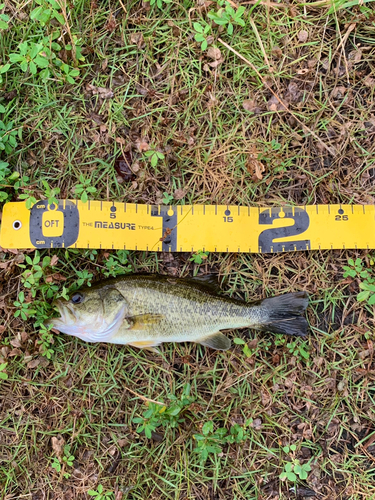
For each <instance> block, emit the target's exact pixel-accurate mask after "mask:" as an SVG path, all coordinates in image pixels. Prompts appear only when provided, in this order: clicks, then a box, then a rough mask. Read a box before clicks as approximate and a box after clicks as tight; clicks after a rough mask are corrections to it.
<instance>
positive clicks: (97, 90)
mask: <svg viewBox="0 0 375 500" xmlns="http://www.w3.org/2000/svg"><path fill="white" fill-rule="evenodd" d="M86 90H87V91H88V92H91V94H92V95H98V96H99V97H101V98H102V99H111V98H112V97H113V92H112V90H111V89H107V88H105V87H95V85H91V83H88V84H87V85H86Z"/></svg>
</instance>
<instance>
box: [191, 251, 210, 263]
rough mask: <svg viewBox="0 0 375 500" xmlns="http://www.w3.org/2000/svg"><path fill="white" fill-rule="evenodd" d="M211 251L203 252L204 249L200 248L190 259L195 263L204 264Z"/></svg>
mask: <svg viewBox="0 0 375 500" xmlns="http://www.w3.org/2000/svg"><path fill="white" fill-rule="evenodd" d="M209 253H210V252H203V250H198V251H197V252H196V253H194V254H193V255H192V256H191V257H190V259H189V260H190V261H191V262H194V264H202V263H203V261H205V260H206V259H207V257H208V255H209Z"/></svg>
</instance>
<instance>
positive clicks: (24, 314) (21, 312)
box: [13, 291, 35, 321]
mask: <svg viewBox="0 0 375 500" xmlns="http://www.w3.org/2000/svg"><path fill="white" fill-rule="evenodd" d="M13 304H14V305H15V306H16V307H18V308H19V309H18V310H17V311H16V312H15V313H14V317H15V318H18V316H21V318H22V319H23V320H24V321H26V320H27V319H28V318H29V317H30V316H34V314H35V309H33V304H32V303H31V302H25V292H23V291H21V292H20V293H19V294H18V300H15V301H14V303H13Z"/></svg>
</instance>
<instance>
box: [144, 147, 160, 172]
mask: <svg viewBox="0 0 375 500" xmlns="http://www.w3.org/2000/svg"><path fill="white" fill-rule="evenodd" d="M144 155H145V157H146V158H148V159H149V160H150V163H151V166H152V167H154V168H155V167H156V165H157V164H158V162H159V160H164V154H163V153H161V152H160V151H156V150H155V149H149V150H148V151H145V153H144Z"/></svg>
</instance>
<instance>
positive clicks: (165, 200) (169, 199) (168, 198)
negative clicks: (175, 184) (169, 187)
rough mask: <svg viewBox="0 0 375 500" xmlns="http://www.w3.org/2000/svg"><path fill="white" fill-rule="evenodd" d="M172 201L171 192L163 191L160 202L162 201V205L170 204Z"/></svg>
mask: <svg viewBox="0 0 375 500" xmlns="http://www.w3.org/2000/svg"><path fill="white" fill-rule="evenodd" d="M172 201H173V194H169V193H167V192H166V191H164V193H163V199H162V202H163V203H164V205H170V204H171V203H172Z"/></svg>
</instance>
